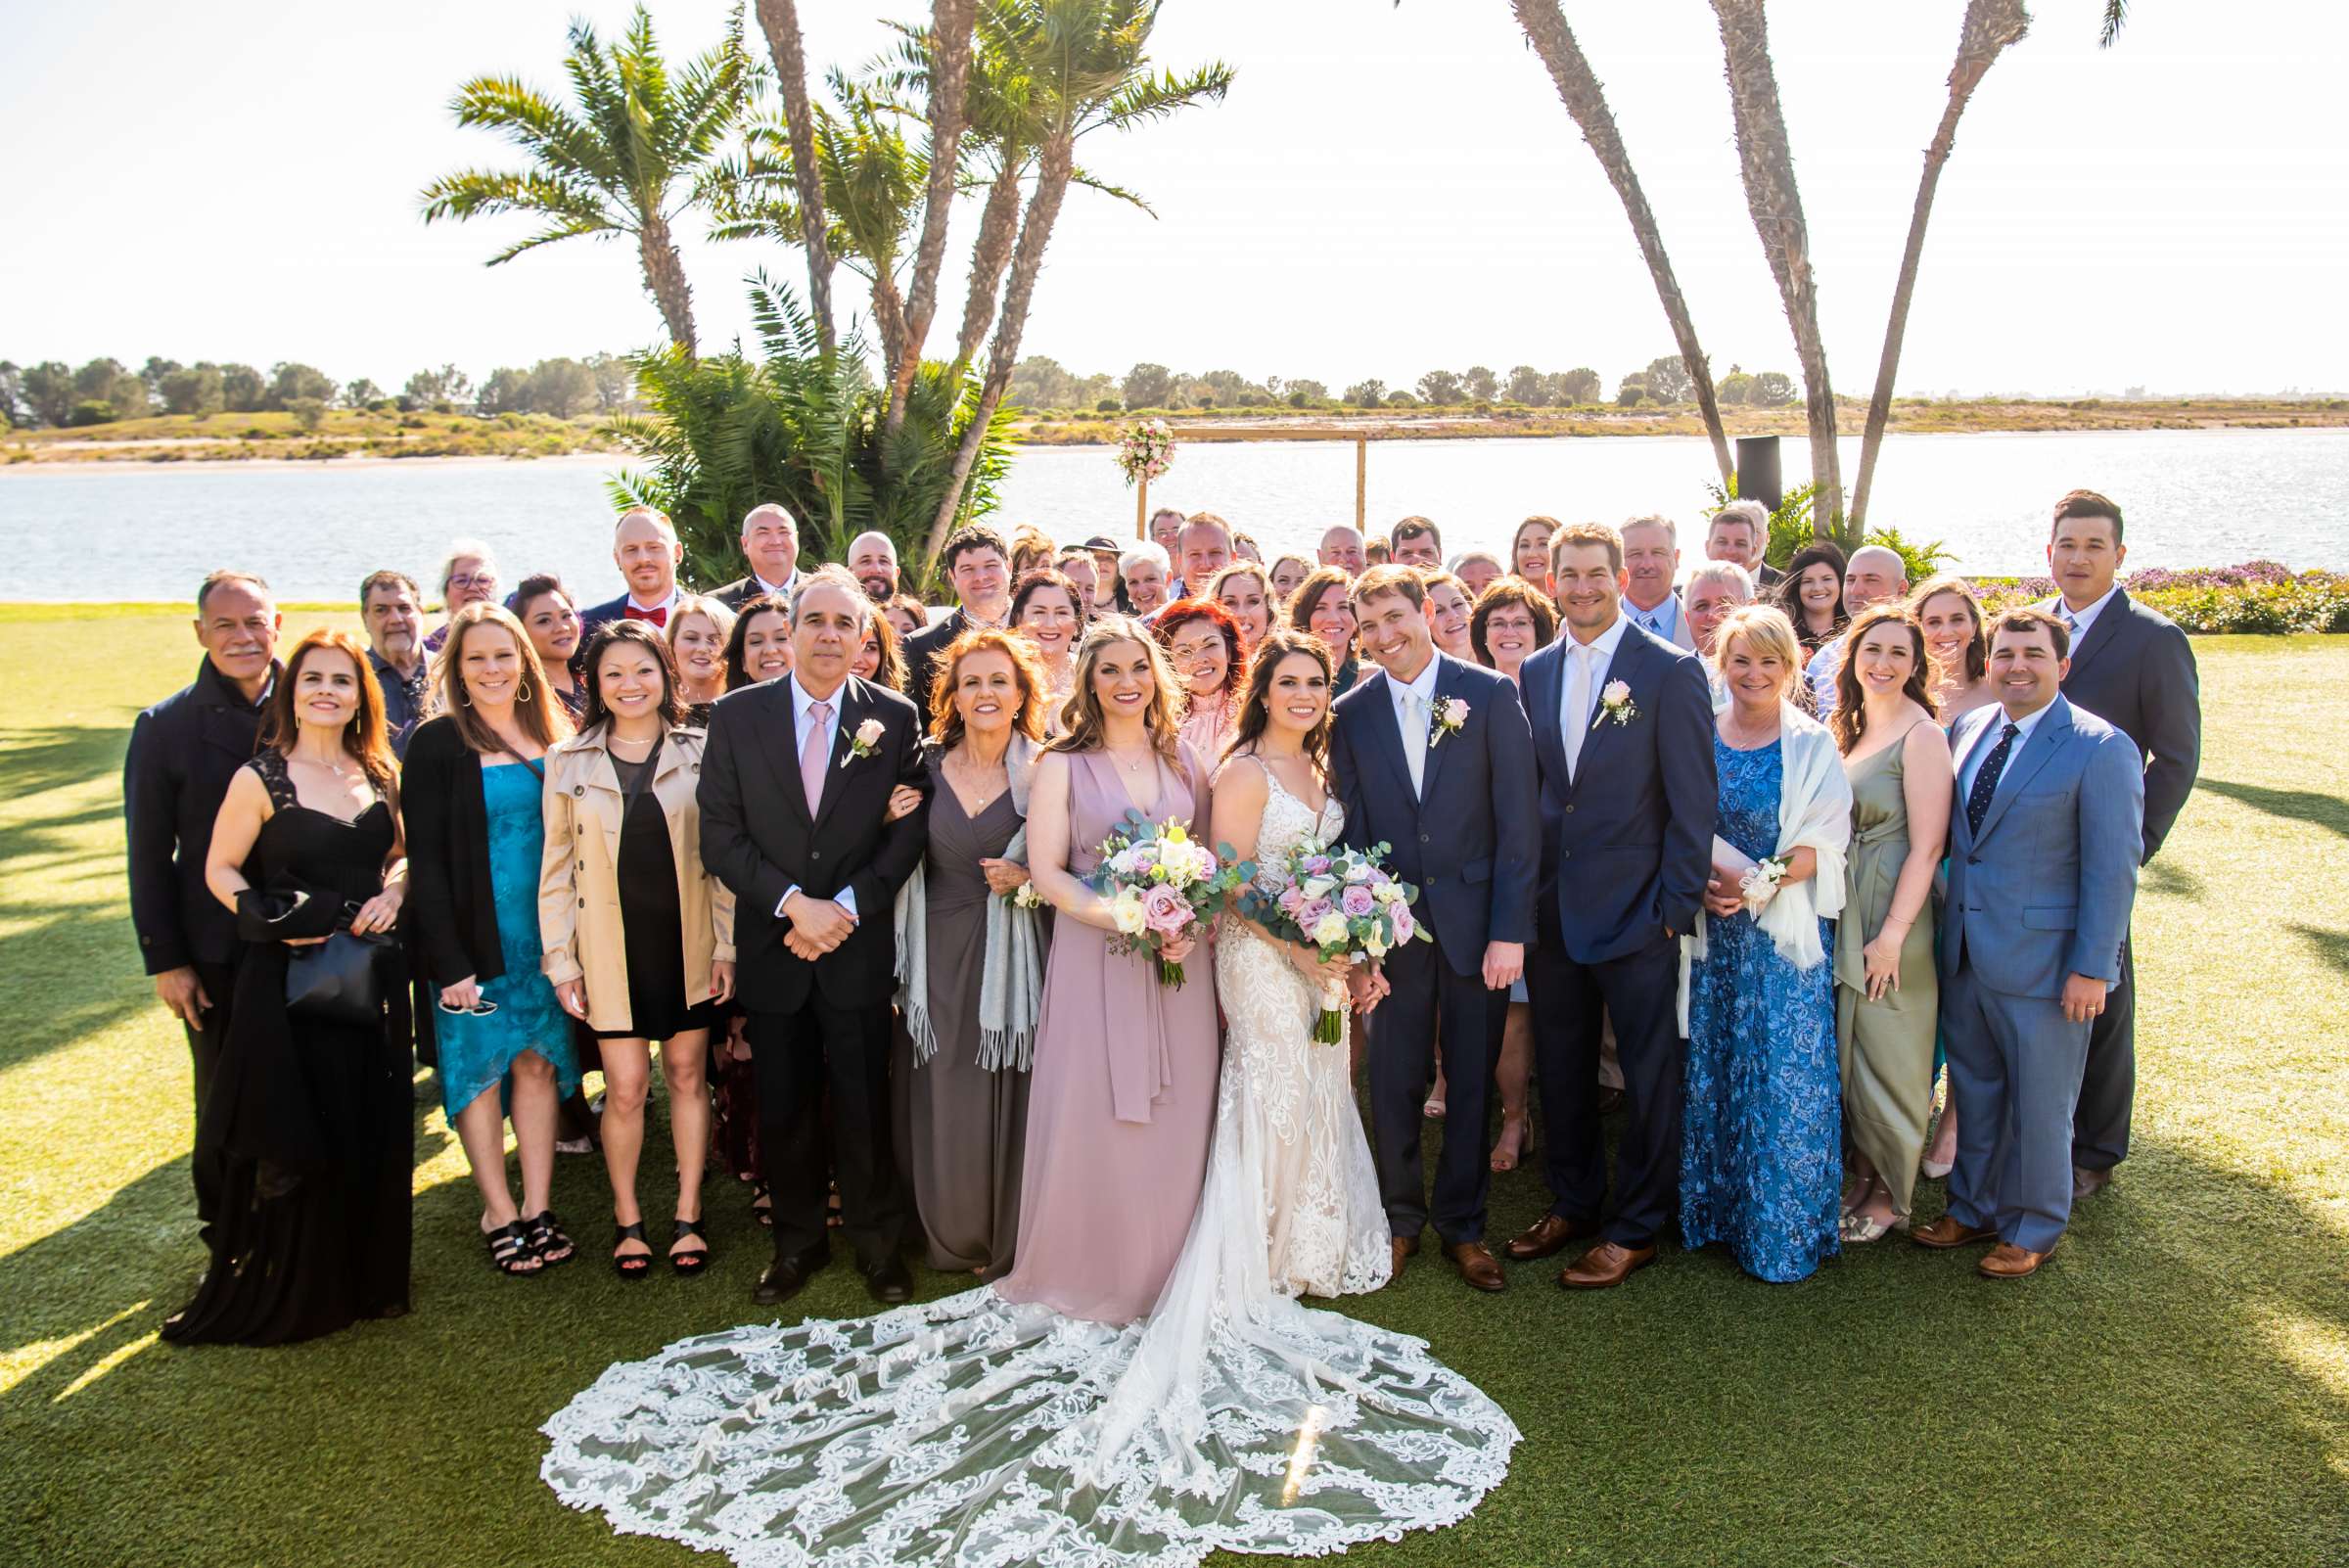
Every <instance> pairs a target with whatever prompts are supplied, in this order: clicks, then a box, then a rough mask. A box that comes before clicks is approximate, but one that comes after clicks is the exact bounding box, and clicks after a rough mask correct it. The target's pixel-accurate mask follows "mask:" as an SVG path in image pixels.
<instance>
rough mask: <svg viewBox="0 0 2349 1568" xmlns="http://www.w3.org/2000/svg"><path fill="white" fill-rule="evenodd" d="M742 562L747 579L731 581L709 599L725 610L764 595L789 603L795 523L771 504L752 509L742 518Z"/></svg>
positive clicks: (795, 565) (795, 561)
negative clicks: (747, 571) (746, 567)
mask: <svg viewBox="0 0 2349 1568" xmlns="http://www.w3.org/2000/svg"><path fill="white" fill-rule="evenodd" d="M742 558H743V559H744V560H745V561H747V562H749V563H750V567H751V574H750V576H746V577H737V578H735V579H734V580H733V581H732V582H729V583H727V584H726V585H725V586H724V587H722V588H720V589H718V590H717V592H716V593H714V595H712V597H713V598H714V599H716V600H717V601H718V602H719V603H720V604H722V605H724V606H725V607H726V608H727V609H729V610H740V609H741V608H742V607H743V606H744V605H746V604H748V603H750V602H751V601H752V600H753V599H757V598H760V597H762V596H764V595H767V594H773V595H774V596H775V597H776V598H778V599H789V598H790V597H791V590H792V589H793V588H795V587H797V586H799V581H800V525H799V522H798V520H797V519H795V518H794V517H793V516H792V515H791V514H790V513H789V512H787V511H785V510H784V509H783V508H782V507H781V506H778V505H777V504H776V503H774V502H773V501H768V502H765V503H764V504H763V505H760V506H754V507H752V508H751V509H750V510H749V511H748V512H745V513H744V514H743V516H742Z"/></svg>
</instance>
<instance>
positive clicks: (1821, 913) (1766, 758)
mask: <svg viewBox="0 0 2349 1568" xmlns="http://www.w3.org/2000/svg"><path fill="white" fill-rule="evenodd" d="M1715 645H1716V647H1718V648H1719V649H1720V658H1721V669H1722V674H1723V676H1724V678H1725V679H1726V681H1727V685H1728V689H1729V706H1728V707H1727V709H1726V710H1724V711H1723V712H1722V714H1721V715H1720V716H1719V717H1718V718H1717V719H1716V720H1715V730H1714V738H1713V760H1714V765H1715V767H1716V769H1717V771H1718V774H1719V777H1720V780H1721V783H1720V791H1721V793H1720V808H1719V813H1718V817H1717V822H1716V826H1715V832H1716V834H1717V835H1718V837H1717V840H1716V843H1715V845H1714V860H1715V872H1714V878H1713V882H1712V884H1711V886H1709V887H1708V888H1707V889H1706V892H1705V920H1704V923H1703V927H1702V929H1701V931H1700V932H1699V933H1697V934H1696V935H1694V936H1692V937H1690V938H1689V939H1688V940H1687V943H1686V945H1685V946H1686V951H1687V953H1688V957H1689V967H1688V971H1687V1008H1688V1013H1687V1022H1688V1068H1687V1095H1686V1102H1685V1104H1686V1108H1685V1110H1684V1111H1683V1113H1682V1122H1681V1238H1682V1239H1683V1240H1684V1241H1685V1243H1686V1244H1687V1245H1688V1246H1689V1247H1691V1248H1695V1247H1701V1246H1704V1245H1705V1244H1706V1243H1708V1242H1713V1241H1726V1242H1727V1243H1728V1245H1729V1251H1730V1253H1731V1255H1732V1256H1734V1257H1735V1258H1736V1260H1737V1263H1738V1266H1739V1267H1740V1268H1744V1269H1745V1271H1746V1272H1748V1273H1750V1274H1752V1275H1754V1276H1755V1277H1756V1278H1758V1279H1768V1280H1777V1281H1784V1280H1794V1279H1801V1278H1804V1277H1805V1276H1807V1275H1808V1274H1810V1273H1811V1272H1812V1270H1813V1269H1815V1268H1818V1267H1819V1264H1820V1262H1821V1261H1823V1260H1825V1259H1827V1258H1831V1257H1833V1256H1834V1255H1835V1252H1836V1248H1837V1235H1836V1230H1837V1222H1838V1220H1839V1218H1840V1211H1841V1201H1840V1200H1841V1193H1842V1185H1843V1119H1842V1094H1843V1081H1842V1077H1841V1074H1840V1071H1839V1068H1838V1062H1837V1056H1836V1050H1835V972H1834V966H1833V965H1832V964H1830V963H1829V962H1828V961H1827V953H1828V950H1829V945H1830V944H1831V942H1832V941H1833V938H1832V935H1831V933H1830V929H1829V926H1828V921H1827V918H1826V917H1828V916H1831V915H1833V914H1835V913H1836V912H1837V911H1838V910H1840V909H1841V907H1842V904H1843V888H1844V867H1843V859H1844V848H1845V846H1846V845H1848V844H1849V842H1850V838H1851V810H1852V796H1851V786H1850V785H1849V784H1848V783H1846V782H1845V779H1844V773H1843V761H1842V758H1841V756H1840V755H1839V754H1838V753H1837V752H1836V750H1835V743H1834V741H1833V739H1832V738H1831V737H1830V736H1829V735H1828V734H1827V732H1826V730H1825V729H1824V728H1822V727H1821V726H1820V725H1819V723H1817V722H1816V721H1815V720H1813V719H1810V718H1807V717H1805V716H1804V715H1801V714H1799V713H1797V712H1796V711H1795V710H1794V709H1792V708H1791V707H1789V706H1787V704H1786V701H1785V698H1786V693H1787V692H1788V690H1789V689H1790V687H1791V685H1792V683H1793V681H1794V679H1795V676H1796V674H1797V671H1798V669H1799V668H1800V667H1799V665H1798V662H1797V661H1798V660H1799V658H1800V652H1799V650H1800V644H1799V643H1797V642H1796V641H1795V636H1794V627H1793V625H1792V624H1791V623H1789V622H1788V621H1787V619H1786V617H1785V615H1784V614H1783V613H1782V612H1780V611H1778V610H1776V609H1774V608H1771V607H1769V606H1762V605H1747V606H1743V607H1741V608H1739V609H1737V610H1735V611H1732V612H1731V613H1730V614H1729V616H1728V617H1727V619H1726V620H1724V621H1723V623H1722V624H1721V626H1720V629H1719V632H1718V634H1717V640H1716V644H1715ZM1725 842H1726V844H1727V846H1728V847H1729V849H1730V851H1733V852H1735V853H1728V852H1725V850H1724V848H1723V844H1724V843H1725ZM1740 855H1741V856H1742V857H1743V860H1740V859H1739V858H1738V856H1740ZM1745 860H1750V861H1752V862H1754V863H1756V864H1757V865H1760V864H1761V863H1762V862H1764V861H1769V862H1771V863H1773V864H1782V865H1783V866H1784V874H1783V876H1782V878H1781V879H1780V881H1779V883H1778V887H1777V891H1776V892H1775V894H1774V895H1773V896H1772V897H1771V898H1770V899H1769V900H1768V902H1767V903H1765V904H1764V905H1763V908H1762V910H1761V912H1760V914H1759V915H1757V914H1755V913H1753V912H1751V911H1749V910H1748V909H1747V908H1746V907H1745V906H1744V904H1743V899H1742V896H1741V894H1740V892H1739V888H1738V874H1737V869H1735V868H1738V867H1741V866H1742V864H1743V861H1745Z"/></svg>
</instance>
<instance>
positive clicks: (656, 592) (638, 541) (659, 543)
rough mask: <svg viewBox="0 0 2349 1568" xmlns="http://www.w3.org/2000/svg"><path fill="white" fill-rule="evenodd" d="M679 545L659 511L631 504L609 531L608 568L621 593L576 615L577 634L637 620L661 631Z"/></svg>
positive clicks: (673, 597)
mask: <svg viewBox="0 0 2349 1568" xmlns="http://www.w3.org/2000/svg"><path fill="white" fill-rule="evenodd" d="M684 559H685V546H684V545H682V544H679V543H678V542H677V530H676V528H675V526H674V525H673V524H671V523H670V522H669V521H668V518H667V517H666V516H664V515H663V514H662V513H659V512H656V511H654V510H653V509H652V508H651V507H649V506H634V507H630V508H629V509H628V510H627V511H625V512H622V514H621V515H620V521H619V523H617V524H616V525H614V527H613V530H612V564H613V565H614V566H617V567H619V568H620V575H621V577H622V580H624V581H625V582H626V583H627V585H628V588H627V591H626V592H625V593H623V594H622V595H621V596H620V597H619V598H617V599H607V600H605V601H604V602H603V603H602V604H599V605H594V606H591V607H589V608H588V609H587V610H585V611H583V612H581V614H580V616H579V635H580V637H581V638H585V637H589V636H592V635H593V634H594V632H595V628H596V627H598V626H600V625H602V624H603V623H605V622H607V621H621V620H627V621H643V622H649V623H651V624H652V625H653V626H655V627H657V628H658V629H660V630H662V631H664V632H666V631H667V630H668V613H669V612H670V611H671V610H673V609H675V608H676V605H677V567H678V565H679V563H681V562H682V561H683V560H684Z"/></svg>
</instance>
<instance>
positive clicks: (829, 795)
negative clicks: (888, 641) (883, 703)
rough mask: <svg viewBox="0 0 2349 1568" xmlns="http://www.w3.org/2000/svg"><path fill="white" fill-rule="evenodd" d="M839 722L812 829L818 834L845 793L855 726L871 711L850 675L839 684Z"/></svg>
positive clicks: (869, 702)
mask: <svg viewBox="0 0 2349 1568" xmlns="http://www.w3.org/2000/svg"><path fill="white" fill-rule="evenodd" d="M838 706H839V709H840V722H839V724H838V725H837V726H836V727H835V728H834V729H833V731H832V755H831V757H830V758H829V759H828V760H827V761H825V763H824V799H823V804H822V805H821V806H819V807H816V810H815V822H814V826H815V828H816V829H817V831H819V832H820V831H821V830H822V828H823V825H824V822H825V821H826V819H828V818H829V817H830V816H831V815H832V808H833V807H836V806H838V805H839V804H840V801H841V797H842V796H844V795H846V794H848V793H849V792H848V790H847V788H846V787H845V786H846V785H847V782H848V778H847V775H848V773H849V772H850V768H849V748H850V746H851V745H852V743H853V741H854V740H855V736H856V726H857V725H859V724H861V723H863V722H864V720H865V718H866V717H867V715H868V712H869V710H870V709H871V708H872V699H870V698H869V697H867V696H866V695H865V693H864V682H863V681H861V680H858V679H857V678H856V677H855V676H854V675H851V676H850V677H849V678H848V679H847V680H845V681H843V682H841V687H840V702H839V705H838Z"/></svg>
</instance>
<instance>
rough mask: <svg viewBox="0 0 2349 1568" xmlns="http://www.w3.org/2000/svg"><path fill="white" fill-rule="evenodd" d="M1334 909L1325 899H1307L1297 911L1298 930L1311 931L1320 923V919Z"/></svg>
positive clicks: (1333, 905)
mask: <svg viewBox="0 0 2349 1568" xmlns="http://www.w3.org/2000/svg"><path fill="white" fill-rule="evenodd" d="M1335 907H1336V905H1335V904H1332V903H1331V902H1330V901H1329V900H1328V899H1307V900H1306V901H1305V902H1304V903H1303V904H1302V905H1300V906H1299V907H1298V910H1297V925H1298V928H1299V929H1300V930H1304V931H1311V930H1313V927H1315V926H1317V925H1319V924H1320V923H1321V917H1322V916H1323V915H1325V914H1328V913H1329V912H1330V911H1331V910H1332V909H1334V908H1335Z"/></svg>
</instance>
